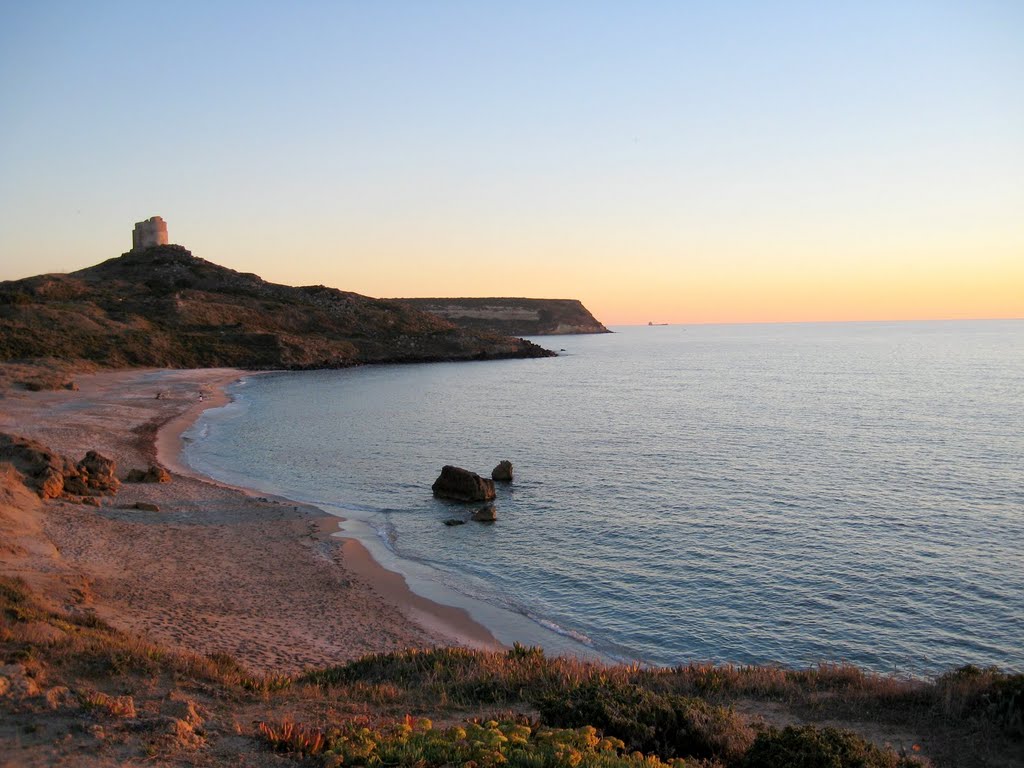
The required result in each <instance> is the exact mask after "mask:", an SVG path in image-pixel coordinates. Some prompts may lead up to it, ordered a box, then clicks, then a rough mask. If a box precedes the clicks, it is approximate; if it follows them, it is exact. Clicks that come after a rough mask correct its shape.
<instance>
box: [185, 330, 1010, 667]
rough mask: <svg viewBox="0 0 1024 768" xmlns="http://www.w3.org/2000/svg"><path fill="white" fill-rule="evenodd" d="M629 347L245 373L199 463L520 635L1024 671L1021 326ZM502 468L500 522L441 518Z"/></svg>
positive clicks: (197, 451)
mask: <svg viewBox="0 0 1024 768" xmlns="http://www.w3.org/2000/svg"><path fill="white" fill-rule="evenodd" d="M616 330H617V333H615V334H614V335H601V336H573V337H555V338H546V339H538V340H537V341H539V342H540V343H542V344H546V345H548V346H552V347H555V348H556V349H557V348H564V349H565V351H564V353H563V354H562V356H560V357H558V358H554V359H547V360H522V361H500V362H487V363H456V364H433V365H417V366H382V367H368V368H362V369H354V370H345V371H322V372H303V373H280V374H268V375H261V376H255V377H251V378H250V379H248V380H246V381H245V382H243V383H242V384H241V385H239V386H236V387H235V389H234V394H235V396H236V398H237V399H236V401H235V403H233V404H232V405H231V406H229V407H227V408H225V409H220V410H218V411H211V412H208V413H207V415H206V416H204V418H203V419H202V420H201V422H200V423H199V424H197V425H196V427H195V428H194V430H193V437H194V438H195V439H194V442H193V443H192V444H191V445H190V447H189V449H188V451H187V453H186V458H187V460H188V461H189V462H190V463H192V465H193V466H195V467H196V468H197V469H200V470H202V471H205V472H207V473H209V474H211V475H213V476H216V477H219V478H221V479H224V480H228V481H231V482H235V483H239V484H244V485H248V486H251V487H256V488H260V489H262V490H265V491H272V492H279V493H282V494H284V495H287V496H291V497H293V498H297V499H302V500H306V501H313V502H317V503H320V504H323V505H324V506H325V507H327V508H330V509H332V510H334V511H339V510H340V511H341V512H342V514H344V515H346V516H348V517H352V518H354V519H357V520H359V521H363V522H364V523H365V524H366V525H367V526H369V528H368V529H367V530H372V531H373V535H376V536H377V537H379V538H378V542H380V543H383V544H384V545H385V546H386V548H387V551H388V552H389V553H390V557H391V558H392V560H393V562H394V563H397V564H398V566H399V567H402V566H403V564H404V565H406V566H408V567H409V569H410V570H409V572H410V573H412V572H413V571H415V580H418V581H419V582H421V583H422V582H431V581H434V582H437V583H439V584H444V585H447V586H448V587H450V588H453V589H455V590H457V591H458V592H459V593H460V594H462V595H468V596H472V597H473V598H477V599H479V600H482V601H484V603H486V604H490V605H494V606H501V607H503V608H505V609H508V610H510V611H511V612H512V613H513V614H514V615H516V616H519V617H521V618H522V627H521V630H520V631H521V632H522V633H523V634H524V639H526V640H532V639H533V638H532V637H530V636H529V634H530V633H529V630H528V627H529V626H534V627H540V626H543V627H547V628H548V629H550V630H553V631H555V632H557V633H559V634H561V635H567V636H570V637H575V638H577V639H579V640H580V641H581V642H582V643H584V644H586V645H588V646H589V647H592V648H593V649H595V650H597V651H599V652H601V653H604V654H607V655H610V656H613V657H615V658H622V659H639V660H642V661H646V662H653V663H659V664H676V663H683V662H687V661H690V660H713V661H729V662H740V663H771V662H777V663H782V664H786V665H807V664H813V663H817V662H820V661H850V662H854V663H856V664H860V665H863V666H865V667H868V668H871V669H876V670H881V671H892V670H893V669H897V670H899V671H902V672H910V673H916V674H929V673H935V672H939V671H942V670H944V669H947V668H949V667H951V666H955V665H960V664H964V663H968V662H970V663H975V664H997V665H1000V666H1003V667H1004V668H1011V669H1021V668H1022V667H1024V322H1018V321H1010V322H995V321H993V322H988V321H985V322H957V323H953V322H950V323H945V322H935V323H896V324H880V323H859V324H821V325H807V324H796V325H760V326H697V327H688V328H682V327H653V328H647V327H643V328H634V327H629V328H619V329H616ZM501 459H509V460H511V461H512V462H513V464H514V465H515V471H516V480H515V483H514V484H512V485H511V486H509V487H505V488H499V494H498V501H497V510H498V518H499V519H498V522H497V523H496V524H493V525H483V524H478V523H470V524H467V525H463V526H460V527H446V526H445V525H443V524H442V521H443V520H445V519H446V518H450V517H453V516H455V517H461V516H465V515H466V514H467V512H466V511H465V510H464V509H463V508H462V507H461V506H459V505H455V504H450V503H447V502H443V501H439V500H436V499H434V498H432V496H431V492H430V485H431V483H432V482H433V480H434V478H435V477H436V476H437V474H438V472H439V470H440V468H441V466H442V465H443V464H456V465H459V466H463V467H466V468H469V469H472V470H475V471H477V472H480V473H481V474H485V475H486V474H488V473H489V472H490V470H491V468H492V467H493V466H494V465H495V464H496V463H497V462H498V461H499V460H501ZM364 528H365V526H364ZM403 570H405V568H403ZM509 631H513V632H514V631H516V630H508V629H506V635H507V634H508V632H509ZM503 639H508V637H505V638H503Z"/></svg>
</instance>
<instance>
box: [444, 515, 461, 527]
mask: <svg viewBox="0 0 1024 768" xmlns="http://www.w3.org/2000/svg"><path fill="white" fill-rule="evenodd" d="M444 524H445V525H447V526H452V525H465V524H466V521H465V520H459V518H457V517H449V518H448V519H447V520H445V521H444Z"/></svg>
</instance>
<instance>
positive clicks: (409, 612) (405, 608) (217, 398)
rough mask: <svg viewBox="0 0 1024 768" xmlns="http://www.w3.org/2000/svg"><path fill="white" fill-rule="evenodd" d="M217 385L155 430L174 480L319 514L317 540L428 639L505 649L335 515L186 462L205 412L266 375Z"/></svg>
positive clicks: (163, 461) (158, 447)
mask: <svg viewBox="0 0 1024 768" xmlns="http://www.w3.org/2000/svg"><path fill="white" fill-rule="evenodd" d="M238 373H241V374H242V375H234V376H231V377H230V378H228V379H225V380H223V381H220V382H218V383H217V384H216V385H215V386H213V387H212V389H211V391H210V394H209V395H208V396H204V398H203V400H202V401H200V402H197V403H196V404H195V405H194V406H192V407H191V408H188V409H187V410H186V411H184V412H183V413H181V414H180V415H179V416H177V417H175V418H173V419H171V420H170V421H168V422H167V423H165V424H164V425H163V426H161V427H160V428H158V429H157V433H156V436H155V439H154V446H155V450H156V456H157V460H158V461H159V462H160V463H161V464H163V466H164V467H165V468H166V469H167V470H168V471H169V472H171V473H172V474H176V475H179V476H187V477H193V478H195V479H196V480H198V481H200V482H205V483H211V484H213V485H217V486H220V487H223V488H230V489H232V490H235V491H238V492H240V493H244V494H245V495H247V496H250V497H253V498H257V497H262V498H272V499H274V500H276V501H278V502H281V503H286V504H292V505H294V506H296V507H297V508H299V507H305V508H307V509H309V510H316V512H317V513H319V514H320V515H322V517H320V518H319V519H318V520H317V521H316V524H317V534H316V535H317V537H318V538H319V539H321V540H322V541H325V542H332V543H335V542H336V537H337V538H340V539H341V541H339V542H336V543H338V545H339V546H340V548H341V550H342V561H343V562H344V563H345V565H346V567H347V568H349V569H350V570H351V571H352V572H354V573H356V574H357V575H359V576H361V577H362V578H364V579H365V580H366V581H367V582H369V583H370V584H371V585H373V588H374V590H375V591H376V592H378V593H379V594H380V596H381V597H382V598H384V599H385V600H388V601H389V602H392V603H394V604H395V605H397V606H398V607H399V609H400V610H401V611H402V613H404V614H405V615H406V616H407V617H408V618H409V619H410V620H411V621H413V622H414V623H416V624H418V625H419V626H420V627H421V628H423V629H425V630H426V631H427V632H428V633H430V634H436V635H439V636H441V637H442V638H445V639H446V640H448V641H450V642H452V643H454V644H456V645H461V646H465V647H468V648H476V649H479V650H499V649H502V648H504V647H506V646H504V645H503V644H502V643H501V642H500V641H499V640H498V639H497V638H496V637H495V636H494V635H493V633H492V632H491V631H490V630H489V629H488V628H487V627H485V626H483V625H482V624H480V623H479V622H477V621H475V620H474V619H473V618H472V617H471V616H470V615H469V613H468V612H467V611H465V609H463V608H459V607H456V606H450V605H444V604H443V603H438V602H435V601H433V600H430V599H429V598H425V597H422V596H420V595H418V594H416V593H415V592H413V591H412V589H410V588H409V585H408V583H407V582H406V579H405V577H404V576H403V575H402V574H401V573H397V572H395V571H391V570H388V569H387V568H385V567H384V566H383V565H382V564H380V563H379V562H377V560H376V559H374V557H373V555H372V554H371V553H370V550H369V549H367V548H366V546H365V545H364V544H363V543H362V542H361V541H359V540H358V539H357V538H354V537H352V536H347V535H345V533H344V531H343V529H342V525H341V524H342V523H343V522H345V518H344V517H340V516H338V515H334V514H331V513H330V512H327V511H325V510H323V509H321V508H320V507H318V506H316V505H314V504H309V503H307V502H298V501H295V500H294V499H289V498H287V497H284V496H280V495H277V494H272V495H266V494H261V493H260V492H259V491H257V490H255V489H252V488H246V487H245V486H238V485H231V484H228V483H223V482H221V481H219V480H216V479H215V478H212V477H210V476H208V475H204V474H203V473H201V472H198V471H196V470H195V469H194V468H193V467H191V466H190V465H189V464H188V462H186V461H185V460H184V456H183V452H184V449H185V441H184V439H183V435H184V433H185V432H187V431H188V430H189V429H190V428H191V427H192V426H193V425H194V424H195V423H196V421H197V420H198V419H199V418H200V417H201V416H202V415H203V413H204V412H205V411H207V410H210V409H213V408H222V407H224V406H226V405H228V404H230V403H231V402H232V397H231V396H230V395H229V394H228V392H227V388H228V387H229V386H231V385H232V384H235V383H237V382H238V381H240V380H241V379H242V378H245V377H247V376H256V375H260V374H261V373H262V372H258V371H257V372H247V371H241V372H238Z"/></svg>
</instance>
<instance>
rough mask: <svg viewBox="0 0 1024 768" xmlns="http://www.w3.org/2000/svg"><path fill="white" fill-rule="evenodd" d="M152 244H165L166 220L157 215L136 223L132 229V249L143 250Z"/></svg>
mask: <svg viewBox="0 0 1024 768" xmlns="http://www.w3.org/2000/svg"><path fill="white" fill-rule="evenodd" d="M154 245H167V222H166V221H164V220H163V219H162V218H160V217H159V216H153V217H152V218H149V219H146V220H145V221H140V222H138V223H136V225H135V229H134V230H133V231H132V250H133V251H144V250H146V249H147V248H152V247H153V246H154Z"/></svg>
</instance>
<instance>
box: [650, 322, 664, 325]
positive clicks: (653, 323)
mask: <svg viewBox="0 0 1024 768" xmlns="http://www.w3.org/2000/svg"><path fill="white" fill-rule="evenodd" d="M648 325H668V323H655V322H653V321H652V322H649V323H648Z"/></svg>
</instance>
